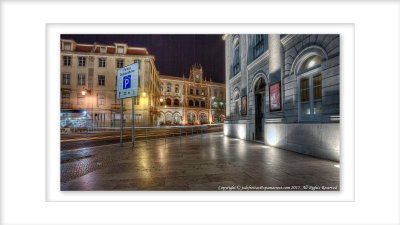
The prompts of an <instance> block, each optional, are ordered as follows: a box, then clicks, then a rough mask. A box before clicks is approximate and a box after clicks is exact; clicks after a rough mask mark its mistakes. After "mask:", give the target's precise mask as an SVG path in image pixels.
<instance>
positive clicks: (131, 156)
mask: <svg viewBox="0 0 400 225" xmlns="http://www.w3.org/2000/svg"><path fill="white" fill-rule="evenodd" d="M336 164H338V163H337V162H333V161H328V160H323V159H319V158H314V157H311V156H306V155H302V154H298V153H295V152H291V151H286V150H282V149H278V148H274V147H269V146H265V145H263V144H260V143H256V142H249V141H244V140H239V139H234V138H228V137H225V136H224V135H223V134H222V133H209V134H199V135H193V136H184V137H172V138H168V139H166V140H164V139H153V140H149V141H147V142H146V141H145V140H142V141H137V142H136V144H135V148H134V149H132V147H131V143H129V142H128V143H124V146H123V147H120V146H119V144H111V145H104V146H97V147H90V148H82V149H74V150H63V151H61V190H63V191H64V190H65V191H67V190H68V191H72V190H154V191H156V190H164V191H174V190H178V191H182V190H198V191H218V190H235V191H238V190H258V191H260V190H278V191H283V190H290V191H293V190H301V191H312V190H317V191H326V190H334V191H337V190H339V189H340V188H339V179H340V174H339V170H340V169H339V168H338V167H336V166H335V165H336Z"/></svg>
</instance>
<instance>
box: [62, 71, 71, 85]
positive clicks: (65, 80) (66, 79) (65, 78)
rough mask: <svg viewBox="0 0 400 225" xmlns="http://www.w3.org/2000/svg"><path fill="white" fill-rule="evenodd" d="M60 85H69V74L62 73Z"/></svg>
mask: <svg viewBox="0 0 400 225" xmlns="http://www.w3.org/2000/svg"><path fill="white" fill-rule="evenodd" d="M62 84H63V85H71V74H69V73H64V74H63V76H62Z"/></svg>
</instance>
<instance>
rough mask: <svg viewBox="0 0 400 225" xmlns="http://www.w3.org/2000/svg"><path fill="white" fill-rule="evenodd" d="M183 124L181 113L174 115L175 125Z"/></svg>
mask: <svg viewBox="0 0 400 225" xmlns="http://www.w3.org/2000/svg"><path fill="white" fill-rule="evenodd" d="M180 123H181V116H180V115H179V113H175V114H174V124H180Z"/></svg>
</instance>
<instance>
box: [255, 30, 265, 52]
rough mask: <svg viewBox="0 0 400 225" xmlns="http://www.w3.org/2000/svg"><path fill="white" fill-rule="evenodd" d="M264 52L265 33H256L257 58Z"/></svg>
mask: <svg viewBox="0 0 400 225" xmlns="http://www.w3.org/2000/svg"><path fill="white" fill-rule="evenodd" d="M263 52H264V35H262V34H256V35H254V47H253V54H254V58H257V57H258V56H260V55H261V54H262V53H263Z"/></svg>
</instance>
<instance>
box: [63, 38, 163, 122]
mask: <svg viewBox="0 0 400 225" xmlns="http://www.w3.org/2000/svg"><path fill="white" fill-rule="evenodd" d="M60 47H61V51H60V65H61V73H60V82H61V84H60V86H61V93H60V98H61V99H60V102H61V127H92V126H93V127H116V126H119V123H120V100H117V99H116V81H117V80H116V77H117V71H118V69H119V68H121V67H124V66H126V65H129V64H132V63H135V62H138V63H139V96H138V97H136V98H135V101H134V107H135V113H134V114H135V115H134V117H132V110H131V109H132V99H131V98H129V99H124V100H123V101H124V102H123V109H124V123H125V124H126V125H130V124H131V120H132V118H134V120H135V125H136V126H150V125H156V124H157V119H158V115H159V108H160V102H159V99H160V89H159V87H160V80H159V72H158V71H157V69H156V66H155V64H154V61H155V59H154V56H152V55H150V54H149V53H148V51H147V50H146V49H145V48H138V47H130V46H128V45H127V44H124V43H114V44H113V45H104V44H100V43H94V44H80V43H76V42H75V41H73V40H67V39H61V43H60Z"/></svg>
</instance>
